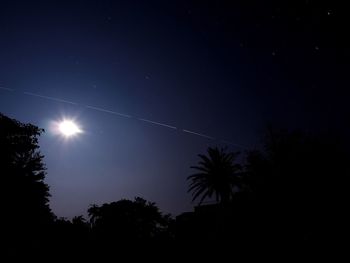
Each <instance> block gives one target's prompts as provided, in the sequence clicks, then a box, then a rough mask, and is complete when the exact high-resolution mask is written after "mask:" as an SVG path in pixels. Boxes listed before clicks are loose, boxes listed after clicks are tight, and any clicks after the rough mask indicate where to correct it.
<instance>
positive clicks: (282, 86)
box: [0, 1, 349, 217]
mask: <svg viewBox="0 0 350 263" xmlns="http://www.w3.org/2000/svg"><path fill="white" fill-rule="evenodd" d="M230 2H232V1H198V2H193V1H1V4H0V38H1V41H0V61H1V63H0V87H2V88H0V112H2V113H4V114H6V115H8V116H10V117H13V118H16V119H18V120H20V121H22V122H31V123H33V124H36V125H38V126H39V127H43V128H45V129H46V133H45V134H44V135H43V136H42V137H41V139H40V145H41V150H42V152H43V154H45V163H46V165H47V172H48V174H47V178H46V182H47V183H48V184H49V185H50V187H51V188H50V192H51V194H52V198H51V203H50V204H51V207H52V209H53V211H54V212H55V213H56V214H57V215H58V216H67V217H71V216H74V215H78V214H85V212H86V210H87V208H88V206H89V204H92V203H97V204H101V203H103V202H110V201H116V200H119V199H120V198H133V197H134V196H142V197H144V198H146V199H148V200H151V201H155V202H156V203H157V204H158V205H159V207H160V208H161V209H162V210H163V211H165V212H171V213H173V214H177V213H179V212H182V211H186V210H189V209H191V208H192V206H193V204H191V196H190V194H187V186H188V185H187V182H186V177H187V176H188V175H189V174H190V173H191V169H190V168H189V167H190V166H191V165H194V164H196V162H197V161H198V158H197V154H198V153H204V152H205V150H206V148H207V147H208V146H209V145H211V146H214V145H220V146H223V145H225V143H222V140H227V141H230V142H232V143H236V144H239V145H242V146H245V147H247V148H253V147H256V146H257V145H259V142H260V139H261V136H262V134H263V130H264V127H265V125H266V124H267V123H269V122H270V123H272V124H274V125H276V126H278V127H288V128H291V129H294V128H300V129H303V130H317V131H329V130H334V131H336V132H337V131H339V130H344V129H343V128H344V127H345V124H344V121H343V120H344V119H345V116H347V114H348V112H349V111H348V108H347V107H346V100H347V99H346V98H347V97H346V89H345V87H347V83H348V80H347V78H346V70H345V69H346V67H347V65H348V61H349V49H348V47H349V45H348V42H346V35H345V33H346V31H345V30H346V29H345V25H346V23H345V22H346V21H345V20H344V17H345V16H343V14H342V13H341V12H342V8H340V7H338V6H336V5H335V4H334V3H332V2H331V1H330V2H329V3H317V2H318V1H291V2H290V3H284V4H283V5H281V4H278V1H235V3H230ZM260 2H264V3H260ZM6 89H10V90H6ZM25 92H27V93H25ZM28 92H29V93H34V94H38V95H41V96H49V97H52V98H57V99H63V100H68V101H72V102H75V103H77V105H72V104H69V103H64V102H58V101H54V100H51V99H48V98H47V99H44V98H41V97H38V96H33V95H29V94H28ZM86 106H93V107H98V108H103V109H106V110H109V111H115V112H121V113H124V114H127V115H131V116H132V118H124V117H121V116H117V115H115V114H111V113H106V112H102V111H98V110H93V109H91V108H88V107H86ZM62 117H66V118H75V119H76V121H77V122H78V123H79V124H80V125H81V126H82V128H83V130H84V133H83V134H81V135H80V136H79V137H77V138H74V139H72V140H66V141H64V140H62V138H59V137H57V136H55V135H54V134H52V132H51V130H50V129H49V125H50V122H52V121H57V120H60V119H62ZM140 118H141V119H147V120H151V121H155V122H160V123H165V124H167V125H171V126H175V127H176V128H177V129H170V128H167V127H164V126H160V125H155V124H152V123H148V122H145V121H141V120H139V119H140ZM183 130H189V131H194V132H197V133H202V134H205V135H210V136H212V137H215V138H216V139H217V140H211V139H208V138H204V137H201V136H197V135H193V134H189V133H186V132H183ZM229 149H230V150H233V151H235V150H241V151H242V150H243V149H241V148H238V147H235V146H234V145H229Z"/></svg>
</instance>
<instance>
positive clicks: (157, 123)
mask: <svg viewBox="0 0 350 263" xmlns="http://www.w3.org/2000/svg"><path fill="white" fill-rule="evenodd" d="M138 120H140V121H145V122H149V123H153V124H156V125H160V126H164V127H167V128H170V129H174V130H176V129H177V128H176V127H174V126H171V125H168V124H164V123H160V122H155V121H150V120H146V119H138Z"/></svg>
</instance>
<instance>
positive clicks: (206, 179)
mask: <svg viewBox="0 0 350 263" xmlns="http://www.w3.org/2000/svg"><path fill="white" fill-rule="evenodd" d="M207 152H208V155H203V154H199V155H198V156H199V157H200V159H201V160H200V161H199V163H198V165H197V166H192V167H191V168H193V169H195V170H197V171H198V172H197V173H194V174H192V175H190V176H188V177H187V180H189V181H191V182H190V186H189V189H188V191H189V192H192V196H193V200H192V201H195V200H196V199H197V198H199V197H201V198H200V201H199V204H201V203H202V202H203V201H204V200H205V198H211V197H212V196H213V195H215V197H216V200H217V202H220V203H221V204H226V203H228V202H229V201H230V199H231V197H232V195H233V193H234V188H235V187H239V185H240V176H241V172H242V167H241V165H240V164H238V163H235V160H236V158H237V156H238V154H239V153H238V152H237V153H232V152H226V150H225V149H223V148H221V149H219V148H217V147H215V148H211V147H209V148H208V150H207Z"/></svg>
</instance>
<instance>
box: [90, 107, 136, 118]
mask: <svg viewBox="0 0 350 263" xmlns="http://www.w3.org/2000/svg"><path fill="white" fill-rule="evenodd" d="M85 107H86V108H88V109H92V110H97V111H102V112H107V113H111V114H115V115H119V116H122V117H125V118H132V117H131V116H130V115H127V114H123V113H119V112H116V111H111V110H105V109H102V108H98V107H94V106H89V105H86V106H85Z"/></svg>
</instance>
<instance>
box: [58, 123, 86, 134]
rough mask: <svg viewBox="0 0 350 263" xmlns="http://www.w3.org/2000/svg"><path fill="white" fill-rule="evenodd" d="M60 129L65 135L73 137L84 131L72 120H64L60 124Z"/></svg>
mask: <svg viewBox="0 0 350 263" xmlns="http://www.w3.org/2000/svg"><path fill="white" fill-rule="evenodd" d="M58 129H59V131H60V133H61V134H62V135H63V136H64V137H67V138H69V137H72V136H75V135H77V134H79V133H81V132H82V130H81V129H80V128H79V126H78V125H77V124H76V123H75V122H74V121H71V120H63V121H61V122H60V123H59V124H58Z"/></svg>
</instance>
